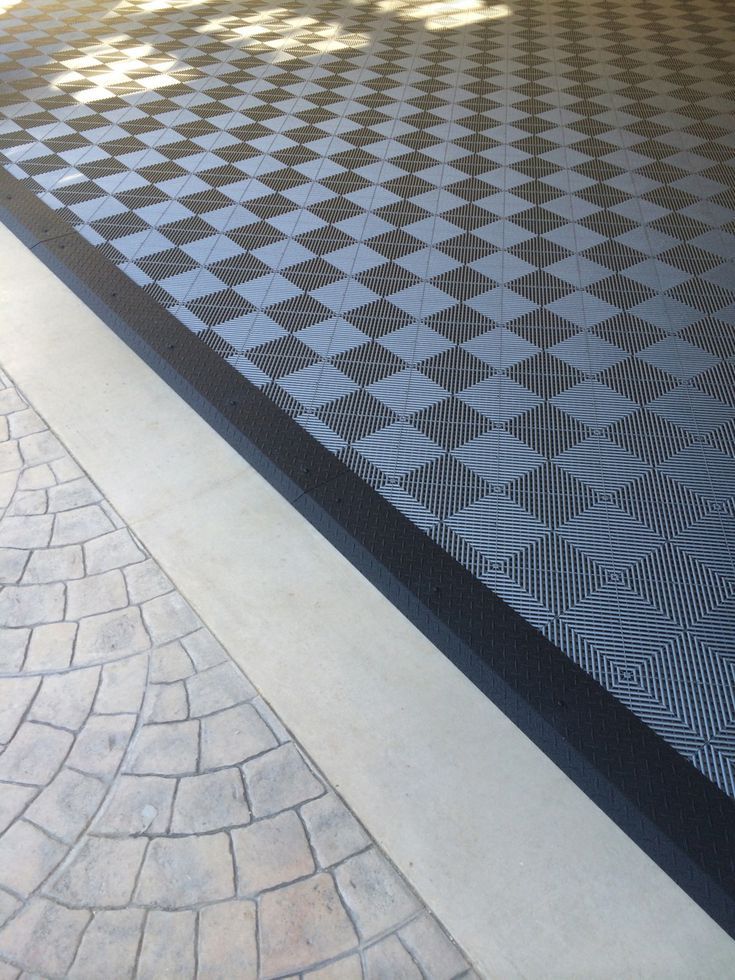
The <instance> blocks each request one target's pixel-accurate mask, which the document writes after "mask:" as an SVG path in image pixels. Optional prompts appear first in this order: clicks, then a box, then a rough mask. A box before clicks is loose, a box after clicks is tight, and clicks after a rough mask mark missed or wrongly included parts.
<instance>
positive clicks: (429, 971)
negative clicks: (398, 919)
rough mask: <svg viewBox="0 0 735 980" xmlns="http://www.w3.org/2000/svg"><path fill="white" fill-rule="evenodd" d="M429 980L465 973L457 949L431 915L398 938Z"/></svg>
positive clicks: (412, 925)
mask: <svg viewBox="0 0 735 980" xmlns="http://www.w3.org/2000/svg"><path fill="white" fill-rule="evenodd" d="M398 935H399V936H400V938H401V942H402V943H403V945H404V946H405V947H406V949H407V950H408V951H409V953H411V955H412V956H413V958H414V960H415V961H416V962H417V963H418V964H419V966H420V967H421V969H422V970H423V971H424V974H425V975H426V976H427V977H429V980H451V978H452V977H456V976H459V975H460V974H461V973H462V972H463V971H464V970H466V969H467V963H466V962H465V959H464V957H463V956H462V954H461V953H460V952H459V950H458V949H457V947H456V946H455V945H454V944H453V943H452V942H451V941H450V939H449V937H448V936H447V935H446V934H445V933H444V932H443V930H442V929H441V928H440V927H439V925H438V924H437V922H436V920H435V919H434V918H432V917H431V916H430V915H422V916H421V917H420V918H418V919H414V921H413V922H410V923H409V924H408V925H407V926H405V927H404V928H403V929H401V931H400V932H399V934H398Z"/></svg>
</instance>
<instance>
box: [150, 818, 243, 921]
mask: <svg viewBox="0 0 735 980" xmlns="http://www.w3.org/2000/svg"><path fill="white" fill-rule="evenodd" d="M234 894H235V881H234V869H233V866H232V856H231V855H230V845H229V840H228V838H227V835H226V834H212V835H206V836H203V837H176V838H172V839H168V840H167V839H164V838H157V839H156V840H154V841H152V842H151V845H150V847H149V849H148V853H147V854H146V859H145V863H144V865H143V871H142V873H141V876H140V882H139V884H138V888H137V890H136V896H135V897H136V901H137V902H138V903H139V904H141V905H149V906H155V907H158V908H166V909H177V908H181V907H183V906H187V905H196V904H199V903H202V902H217V901H220V900H221V899H223V898H232V897H233V896H234Z"/></svg>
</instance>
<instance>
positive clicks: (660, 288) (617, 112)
mask: <svg viewBox="0 0 735 980" xmlns="http://www.w3.org/2000/svg"><path fill="white" fill-rule="evenodd" d="M596 41H597V36H595V37H594V39H593V43H594V42H596ZM595 55H596V56H597V57H598V58H599V51H595ZM604 77H605V79H606V81H607V82H608V86H609V75H605V76H604ZM608 91H609V94H610V96H611V99H610V102H611V114H612V116H613V118H614V119H615V121H616V124H617V127H618V130H619V132H620V133H621V135H622V133H623V132H624V124H623V121H622V120H621V119H620V109H619V107H618V106H617V105H615V103H614V100H613V98H612V96H613V93H612V91H611V90H610V89H609V87H608ZM620 142H621V147H622V153H623V155H624V156H625V157H626V159H627V162H628V168H629V170H630V172H631V173H632V172H635V165H634V161H633V160H632V159H631V155H630V150H629V148H628V147H627V146H626V145H625V143H624V141H623V140H622V139H621V141H620ZM640 225H641V227H642V228H643V230H644V234H645V236H646V240H647V244H648V246H649V253H650V254H651V255H655V248H654V246H653V243H652V241H651V237H650V232H649V226H648V223H647V222H646V220H645V215H644V214H643V212H642V209H641V220H640ZM655 276H656V279H657V282H658V291H659V293H660V294H661V295H662V297H663V299H664V304H665V305H668V306H669V307H670V306H671V304H670V297H669V295H668V293H667V292H666V289H665V284H664V283H663V280H662V276H661V272H660V270H659V268H658V266H655ZM670 316H671V321H672V322H676V314H675V311H674V310H671V313H670ZM677 357H678V360H679V363H680V364H683V355H682V354H681V353H680V352H678V351H677ZM685 393H686V396H687V397H688V399H689V404H690V410H691V417H692V419H694V420H695V422H696V419H697V413H696V410H695V408H694V405H693V402H692V397H691V392H690V391H689V390H688V389H686V388H685ZM700 438H701V436H700ZM701 465H702V466H703V468H704V470H705V471H706V472H707V474H708V477H709V481H710V486H714V485H713V481H712V478H711V475H710V472H709V466H708V461H707V458H706V457H705V456H704V454H702V459H701ZM721 524H722V522H721ZM722 530H723V541H724V543H725V547H726V548H727V547H728V544H727V539H726V537H725V534H724V526H723V527H722Z"/></svg>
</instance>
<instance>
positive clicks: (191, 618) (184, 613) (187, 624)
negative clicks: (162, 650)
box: [141, 592, 201, 643]
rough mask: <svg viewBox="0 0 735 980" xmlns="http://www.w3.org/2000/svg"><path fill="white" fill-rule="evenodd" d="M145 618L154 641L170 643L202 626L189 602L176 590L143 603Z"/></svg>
mask: <svg viewBox="0 0 735 980" xmlns="http://www.w3.org/2000/svg"><path fill="white" fill-rule="evenodd" d="M141 608H142V610H143V619H144V620H145V624H146V627H147V629H148V632H149V633H150V635H151V639H152V640H153V642H154V643H168V642H169V641H170V640H176V639H178V638H179V637H180V636H186V634H187V633H191V632H192V630H195V629H197V628H198V627H199V626H201V623H200V622H199V618H198V617H197V615H196V614H195V613H194V611H193V610H192V608H191V607H190V606H189V604H188V603H187V602H186V601H185V600H184V599H183V598H182V597H181V596H180V595H178V593H176V592H170V593H168V594H167V595H163V596H159V597H158V598H157V599H151V600H150V601H149V602H145V603H143V606H142V607H141Z"/></svg>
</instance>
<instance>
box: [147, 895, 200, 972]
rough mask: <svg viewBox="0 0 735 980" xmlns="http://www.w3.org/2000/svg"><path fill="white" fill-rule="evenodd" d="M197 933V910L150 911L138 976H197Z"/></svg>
mask: <svg viewBox="0 0 735 980" xmlns="http://www.w3.org/2000/svg"><path fill="white" fill-rule="evenodd" d="M195 936H196V913H195V912H163V911H157V910H154V911H152V912H149V913H148V917H147V919H146V924H145V932H144V933H143V945H142V947H141V950H140V960H139V961H138V972H137V974H136V977H137V978H140V980H161V978H164V977H165V978H166V980H168V978H170V980H179V978H181V980H194V976H195V973H196V959H195V947H194V943H195Z"/></svg>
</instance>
